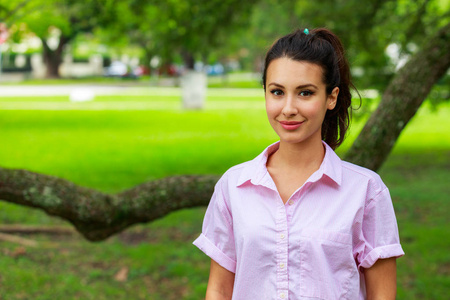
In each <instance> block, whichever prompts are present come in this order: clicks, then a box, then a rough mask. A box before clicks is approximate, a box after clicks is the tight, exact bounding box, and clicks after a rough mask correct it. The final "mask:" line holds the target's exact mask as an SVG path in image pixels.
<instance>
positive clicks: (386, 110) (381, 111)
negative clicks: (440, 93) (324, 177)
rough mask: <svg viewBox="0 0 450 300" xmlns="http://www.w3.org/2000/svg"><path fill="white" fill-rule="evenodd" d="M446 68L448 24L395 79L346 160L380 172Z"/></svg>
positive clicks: (449, 40) (449, 58) (449, 43)
mask: <svg viewBox="0 0 450 300" xmlns="http://www.w3.org/2000/svg"><path fill="white" fill-rule="evenodd" d="M449 66H450V24H447V25H446V26H444V27H443V28H442V29H441V30H439V31H438V33H437V34H436V35H435V36H433V37H432V38H431V39H429V40H428V41H427V42H426V43H424V46H423V47H422V48H421V49H420V50H419V51H418V52H417V53H416V54H415V55H414V56H413V57H411V59H410V60H409V61H408V62H407V63H406V64H405V66H403V67H402V68H401V69H400V70H399V71H398V73H397V74H396V75H395V76H394V78H393V79H392V80H391V82H390V84H389V85H388V87H387V88H386V90H385V92H384V94H383V96H382V99H381V102H380V104H379V105H378V108H377V109H376V111H375V112H374V113H372V115H371V116H370V118H369V120H368V121H367V123H366V124H365V126H364V128H363V130H362V131H361V133H360V134H359V136H358V138H357V139H356V140H355V142H354V143H353V145H352V147H351V148H350V150H349V151H348V152H347V153H346V156H345V160H348V161H350V162H353V163H355V164H357V165H360V166H363V167H366V168H369V169H372V170H375V171H376V170H377V169H379V168H380V167H381V165H382V164H383V162H384V161H385V160H386V158H387V156H388V155H389V153H390V151H391V150H392V148H393V147H394V145H395V142H396V141H397V139H398V137H399V135H400V133H401V132H402V130H403V129H404V128H405V126H406V124H408V122H409V121H410V120H411V118H412V117H413V116H414V115H415V114H416V112H417V110H418V109H419V107H420V105H421V104H422V102H423V101H424V100H425V99H426V97H427V95H428V94H429V92H430V90H431V88H432V87H433V85H434V84H435V83H436V82H437V81H438V80H439V79H440V78H441V77H442V76H443V75H444V74H445V72H446V71H447V70H448V68H449ZM417 143H421V141H420V140H418V141H417Z"/></svg>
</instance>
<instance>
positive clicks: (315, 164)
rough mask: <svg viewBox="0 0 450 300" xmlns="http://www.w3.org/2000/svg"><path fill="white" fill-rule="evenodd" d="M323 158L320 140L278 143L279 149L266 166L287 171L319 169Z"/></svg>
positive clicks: (323, 151) (323, 149) (323, 150)
mask: <svg viewBox="0 0 450 300" xmlns="http://www.w3.org/2000/svg"><path fill="white" fill-rule="evenodd" d="M324 156H325V148H324V147H323V144H322V140H318V141H310V142H308V143H297V144H292V143H285V142H283V141H280V147H279V148H278V150H277V151H276V152H275V153H274V154H273V155H271V157H270V158H269V159H270V160H269V161H268V165H269V164H270V166H271V167H275V168H282V169H287V170H298V171H300V170H305V171H306V170H308V171H311V170H313V171H315V170H317V169H319V167H320V165H321V164H322V161H323V158H324Z"/></svg>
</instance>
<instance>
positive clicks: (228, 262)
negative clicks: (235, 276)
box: [193, 233, 236, 273]
mask: <svg viewBox="0 0 450 300" xmlns="http://www.w3.org/2000/svg"><path fill="white" fill-rule="evenodd" d="M193 244H194V245H195V246H197V247H198V248H199V249H200V250H202V251H203V252H204V253H205V254H206V255H208V256H209V257H211V259H213V260H214V261H215V262H217V263H218V264H219V265H221V266H222V267H224V268H225V269H227V270H228V271H230V272H232V273H236V262H235V261H234V260H232V259H231V258H229V257H228V256H226V255H225V254H224V253H223V252H222V251H221V250H220V249H219V248H217V247H216V246H215V245H214V244H213V243H212V242H211V241H210V240H209V239H208V238H207V237H206V236H205V235H204V234H203V233H202V234H200V236H199V237H198V238H197V239H196V240H195V241H194V242H193Z"/></svg>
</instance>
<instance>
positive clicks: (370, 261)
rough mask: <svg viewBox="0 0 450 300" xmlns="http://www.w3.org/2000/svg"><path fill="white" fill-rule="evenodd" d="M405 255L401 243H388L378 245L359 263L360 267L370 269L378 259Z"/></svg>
mask: <svg viewBox="0 0 450 300" xmlns="http://www.w3.org/2000/svg"><path fill="white" fill-rule="evenodd" d="M403 255H405V252H403V249H402V246H401V245H400V244H393V245H386V246H383V247H378V248H375V249H373V250H372V251H370V252H369V254H368V255H367V256H366V257H365V258H364V260H363V261H362V262H361V263H360V264H359V266H358V269H360V268H365V269H368V268H370V267H371V266H373V265H374V264H375V262H376V261H377V260H378V259H383V258H391V257H396V258H398V257H400V256H403Z"/></svg>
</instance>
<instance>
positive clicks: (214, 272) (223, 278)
mask: <svg viewBox="0 0 450 300" xmlns="http://www.w3.org/2000/svg"><path fill="white" fill-rule="evenodd" d="M233 285H234V273H232V272H230V271H228V270H227V269H225V268H224V267H222V266H221V265H219V264H218V263H216V262H215V261H214V260H212V259H211V269H210V271H209V281H208V287H207V289H206V300H230V299H231V296H232V295H233Z"/></svg>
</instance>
